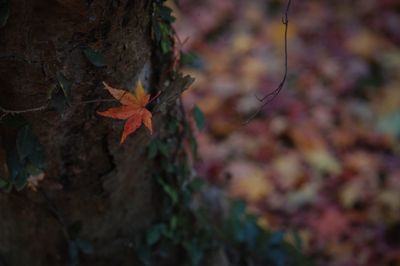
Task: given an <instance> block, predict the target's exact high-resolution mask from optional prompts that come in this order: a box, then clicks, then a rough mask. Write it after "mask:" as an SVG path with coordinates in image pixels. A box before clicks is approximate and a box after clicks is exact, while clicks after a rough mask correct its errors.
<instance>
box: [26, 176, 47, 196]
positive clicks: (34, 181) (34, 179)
mask: <svg viewBox="0 0 400 266" xmlns="http://www.w3.org/2000/svg"><path fill="white" fill-rule="evenodd" d="M43 179H44V173H43V172H42V173H40V174H37V175H30V176H29V177H28V179H27V180H26V182H27V186H28V188H30V189H31V190H33V191H34V192H36V191H37V189H38V187H39V182H41V181H42V180H43Z"/></svg>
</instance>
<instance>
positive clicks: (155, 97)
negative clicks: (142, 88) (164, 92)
mask: <svg viewBox="0 0 400 266" xmlns="http://www.w3.org/2000/svg"><path fill="white" fill-rule="evenodd" d="M160 94H161V91H158V92H157V94H156V95H155V96H154V97H153V98H151V99H150V100H149V102H148V103H147V104H149V103H151V102H153V101H154V100H155V99H157V98H158V96H160Z"/></svg>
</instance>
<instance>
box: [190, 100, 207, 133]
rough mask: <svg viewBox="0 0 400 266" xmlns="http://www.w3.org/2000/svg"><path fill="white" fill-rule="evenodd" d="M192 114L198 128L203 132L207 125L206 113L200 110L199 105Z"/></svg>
mask: <svg viewBox="0 0 400 266" xmlns="http://www.w3.org/2000/svg"><path fill="white" fill-rule="evenodd" d="M192 113H193V117H194V121H195V122H196V126H197V128H198V129H199V130H202V129H203V128H204V127H205V125H206V123H205V121H206V119H205V116H204V113H203V112H202V111H201V110H200V108H199V107H198V106H197V105H196V106H195V107H194V108H193V111H192Z"/></svg>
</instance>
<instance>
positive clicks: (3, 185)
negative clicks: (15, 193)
mask: <svg viewBox="0 0 400 266" xmlns="http://www.w3.org/2000/svg"><path fill="white" fill-rule="evenodd" d="M7 186H8V182H7V181H6V180H4V179H2V178H0V189H4V188H6V187H7Z"/></svg>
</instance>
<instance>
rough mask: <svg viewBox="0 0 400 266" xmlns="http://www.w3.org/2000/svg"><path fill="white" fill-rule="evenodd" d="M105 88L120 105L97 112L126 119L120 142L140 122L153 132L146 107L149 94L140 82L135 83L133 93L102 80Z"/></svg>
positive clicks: (149, 114)
mask: <svg viewBox="0 0 400 266" xmlns="http://www.w3.org/2000/svg"><path fill="white" fill-rule="evenodd" d="M103 84H104V86H105V89H106V90H108V92H109V93H110V94H111V95H112V96H113V97H114V98H115V99H117V100H118V101H119V102H120V103H121V104H122V106H119V107H113V108H110V109H108V110H106V111H104V112H97V113H98V114H99V115H102V116H105V117H110V118H114V119H122V120H126V123H125V126H124V131H123V132H122V137H121V142H120V143H121V144H122V143H123V142H124V141H125V139H126V138H127V137H128V135H130V134H132V133H134V132H135V131H136V130H137V129H138V128H139V127H140V126H141V125H142V123H143V124H144V125H145V126H146V127H147V128H148V129H149V131H150V134H152V132H153V126H152V114H151V113H150V111H149V110H147V109H146V105H147V104H148V103H149V100H150V95H149V94H146V92H145V91H144V89H143V86H142V84H141V82H140V81H139V82H138V83H137V85H136V89H135V94H132V93H130V92H128V91H125V90H119V89H115V88H113V87H111V86H109V85H108V84H107V83H105V82H103Z"/></svg>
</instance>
